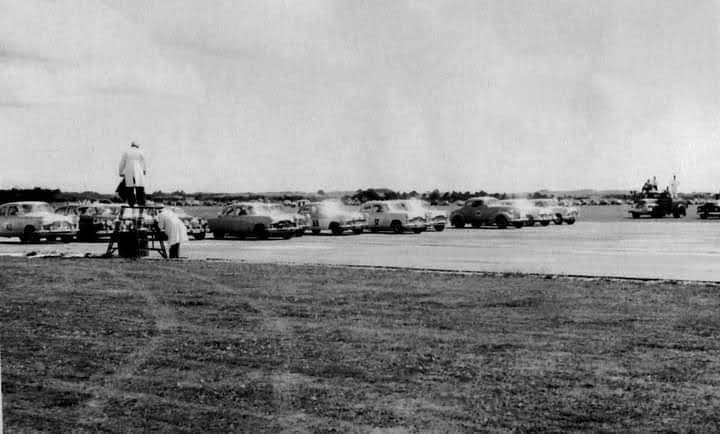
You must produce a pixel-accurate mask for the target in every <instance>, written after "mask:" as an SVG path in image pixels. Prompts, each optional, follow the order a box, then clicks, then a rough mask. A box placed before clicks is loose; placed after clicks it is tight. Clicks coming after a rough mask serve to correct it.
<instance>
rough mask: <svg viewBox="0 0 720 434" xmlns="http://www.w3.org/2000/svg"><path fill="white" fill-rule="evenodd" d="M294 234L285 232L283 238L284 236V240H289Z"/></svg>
mask: <svg viewBox="0 0 720 434" xmlns="http://www.w3.org/2000/svg"><path fill="white" fill-rule="evenodd" d="M292 236H293V233H292V232H288V233H286V234H283V236H282V238H283V240H289V239H290V238H292Z"/></svg>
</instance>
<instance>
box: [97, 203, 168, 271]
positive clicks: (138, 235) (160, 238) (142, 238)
mask: <svg viewBox="0 0 720 434" xmlns="http://www.w3.org/2000/svg"><path fill="white" fill-rule="evenodd" d="M161 209H162V207H161V206H128V205H123V206H122V207H121V208H120V215H119V216H118V219H117V220H116V221H115V229H114V230H113V233H112V235H110V242H109V243H108V247H107V251H106V252H105V256H106V257H112V256H113V254H114V253H115V252H118V255H119V256H121V257H125V258H138V257H142V256H148V255H149V253H150V252H151V251H155V252H158V253H160V256H162V257H163V258H164V259H167V258H168V254H167V250H165V242H164V240H165V234H164V233H163V232H162V231H161V230H160V227H159V226H158V222H157V220H155V216H156V215H157V214H158V213H159V212H160V210H161ZM148 217H150V218H151V219H152V221H151V223H150V224H147V222H145V219H146V218H148Z"/></svg>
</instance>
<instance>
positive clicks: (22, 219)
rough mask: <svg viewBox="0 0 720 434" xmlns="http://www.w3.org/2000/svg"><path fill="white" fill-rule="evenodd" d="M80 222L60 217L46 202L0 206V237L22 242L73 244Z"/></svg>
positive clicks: (13, 203) (11, 203) (14, 203)
mask: <svg viewBox="0 0 720 434" xmlns="http://www.w3.org/2000/svg"><path fill="white" fill-rule="evenodd" d="M77 230H78V227H77V223H76V222H75V221H74V220H73V219H72V218H70V217H68V216H64V215H61V214H57V213H56V212H55V210H53V208H52V207H51V206H50V204H48V203H47V202H30V201H28V202H10V203H5V204H3V205H0V236H2V237H18V238H20V241H21V242H23V243H29V242H33V243H35V242H39V241H40V240H41V239H42V238H45V239H46V240H48V241H53V240H56V239H58V238H59V239H60V240H62V241H63V242H66V243H68V242H70V241H72V240H73V238H74V237H75V235H76V234H77Z"/></svg>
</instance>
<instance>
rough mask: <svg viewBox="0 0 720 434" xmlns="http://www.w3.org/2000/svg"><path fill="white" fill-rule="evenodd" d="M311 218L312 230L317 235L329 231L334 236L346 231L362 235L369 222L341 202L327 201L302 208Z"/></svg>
mask: <svg viewBox="0 0 720 434" xmlns="http://www.w3.org/2000/svg"><path fill="white" fill-rule="evenodd" d="M300 212H301V213H305V214H307V215H308V216H309V218H310V230H311V231H312V233H313V234H315V235H317V234H319V233H321V232H322V231H326V230H329V231H330V232H331V233H332V234H333V235H340V234H342V233H344V232H346V231H352V232H353V233H355V234H361V233H362V232H363V230H364V229H365V226H366V224H367V221H366V220H365V216H364V215H363V214H362V213H361V212H358V211H353V210H352V209H350V208H349V207H347V206H345V205H344V204H343V203H342V202H340V201H335V200H326V201H322V202H316V203H308V204H305V205H303V206H302V207H301V208H300Z"/></svg>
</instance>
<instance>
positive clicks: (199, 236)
mask: <svg viewBox="0 0 720 434" xmlns="http://www.w3.org/2000/svg"><path fill="white" fill-rule="evenodd" d="M193 238H195V239H196V240H204V239H205V232H198V233H196V234H195V235H193Z"/></svg>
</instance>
